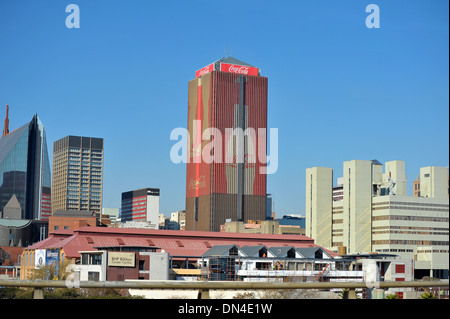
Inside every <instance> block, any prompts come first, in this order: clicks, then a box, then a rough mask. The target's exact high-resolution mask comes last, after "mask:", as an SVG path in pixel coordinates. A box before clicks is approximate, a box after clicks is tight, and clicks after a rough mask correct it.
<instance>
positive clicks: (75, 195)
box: [52, 136, 103, 213]
mask: <svg viewBox="0 0 450 319" xmlns="http://www.w3.org/2000/svg"><path fill="white" fill-rule="evenodd" d="M52 189H53V190H54V191H53V192H52V213H53V212H55V211H56V210H79V211H87V210H90V211H95V212H98V213H100V212H101V210H102V194H103V139H102V138H94V137H81V136H66V137H64V138H62V139H60V140H58V141H56V142H54V143H53V178H52Z"/></svg>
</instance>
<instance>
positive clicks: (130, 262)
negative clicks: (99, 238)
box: [108, 252, 136, 267]
mask: <svg viewBox="0 0 450 319" xmlns="http://www.w3.org/2000/svg"><path fill="white" fill-rule="evenodd" d="M135 261H136V257H135V254H134V253H124V252H109V253H108V266H115V267H135Z"/></svg>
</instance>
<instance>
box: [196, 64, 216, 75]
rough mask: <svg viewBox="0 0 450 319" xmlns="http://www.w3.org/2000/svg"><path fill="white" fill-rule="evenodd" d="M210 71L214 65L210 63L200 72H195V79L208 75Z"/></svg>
mask: <svg viewBox="0 0 450 319" xmlns="http://www.w3.org/2000/svg"><path fill="white" fill-rule="evenodd" d="M211 71H214V63H211V64H210V65H207V66H205V67H203V68H201V69H200V70H197V71H195V77H196V78H198V77H199V76H202V75H203V74H206V73H209V72H211Z"/></svg>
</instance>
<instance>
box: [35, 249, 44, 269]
mask: <svg viewBox="0 0 450 319" xmlns="http://www.w3.org/2000/svg"><path fill="white" fill-rule="evenodd" d="M43 266H45V249H36V250H35V251H34V267H35V268H40V267H43Z"/></svg>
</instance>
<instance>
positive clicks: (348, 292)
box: [342, 288, 356, 299]
mask: <svg viewBox="0 0 450 319" xmlns="http://www.w3.org/2000/svg"><path fill="white" fill-rule="evenodd" d="M342 299H356V291H355V288H348V289H344V291H343V293H342Z"/></svg>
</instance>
